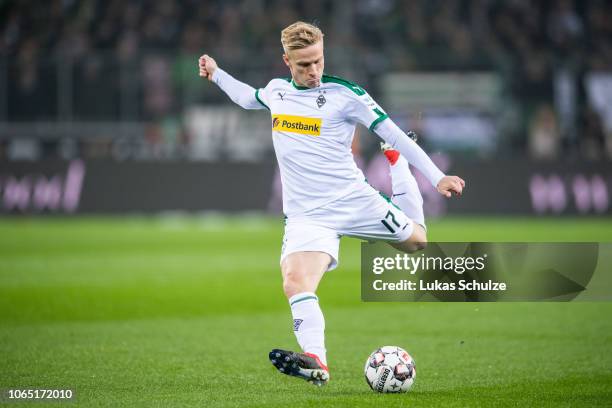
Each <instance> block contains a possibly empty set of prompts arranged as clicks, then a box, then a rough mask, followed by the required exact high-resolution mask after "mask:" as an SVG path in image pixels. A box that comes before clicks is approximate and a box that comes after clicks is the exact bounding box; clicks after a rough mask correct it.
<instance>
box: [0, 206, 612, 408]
mask: <svg viewBox="0 0 612 408" xmlns="http://www.w3.org/2000/svg"><path fill="white" fill-rule="evenodd" d="M429 231H430V240H432V241H435V240H437V241H486V240H491V241H612V220H610V219H553V218H549V219H535V218H531V219H527V218H526V219H522V218H511V219H498V218H474V219H465V218H445V219H440V220H437V221H432V222H430V224H429ZM281 237H282V222H281V220H280V219H278V218H265V217H264V218H258V217H240V218H227V219H226V218H210V217H209V218H205V217H175V218H147V217H141V218H140V217H125V218H104V217H103V218H72V219H67V218H56V219H40V218H34V219H7V218H4V219H0V355H1V362H0V388H3V389H6V388H73V389H75V390H76V394H77V397H76V398H77V404H76V405H78V406H109V407H117V406H129V407H132V406H143V407H156V406H160V407H167V406H204V407H257V406H260V407H372V406H381V407H441V406H458V407H466V406H467V407H478V406H482V407H489V406H517V407H531V406H551V407H559V406H585V407H593V406H610V405H612V348H611V346H612V318H611V316H612V303H604V302H600V303H579V302H575V303H573V302H570V303H481V304H478V303H462V304H439V303H405V304H402V303H386V304H372V303H362V302H361V301H360V290H359V241H356V240H352V239H345V240H343V243H342V248H341V255H340V267H339V269H337V270H335V271H333V272H331V273H330V274H328V276H326V277H325V278H324V280H323V282H322V284H321V286H320V288H319V292H318V293H319V296H320V302H321V306H322V307H323V311H324V313H325V317H326V321H327V330H326V335H327V347H328V358H329V363H330V368H331V376H332V379H331V382H330V384H329V385H328V386H327V387H324V388H321V389H319V388H316V387H313V386H311V385H309V384H307V383H305V382H302V381H299V380H296V379H294V378H290V377H287V376H283V375H281V374H279V373H277V372H276V371H274V369H273V368H272V366H271V364H270V363H269V361H268V359H267V353H268V351H269V349H271V348H274V347H284V348H290V349H296V347H297V344H296V342H295V338H294V336H293V333H292V331H291V327H292V322H291V316H290V312H289V308H288V306H287V303H286V300H285V299H284V296H283V294H282V290H281V280H280V271H279V267H278V255H279V250H280V244H281ZM382 345H399V346H402V347H404V348H406V349H407V350H408V351H409V352H410V353H411V354H412V355H413V357H414V358H415V360H416V363H417V373H418V374H417V379H416V382H415V385H414V387H413V389H412V390H411V392H409V393H408V394H403V395H382V394H375V393H373V392H372V391H370V389H369V387H368V386H367V385H366V383H365V381H364V378H363V365H364V362H365V359H366V357H367V356H368V354H369V353H370V352H371V351H372V350H374V349H375V348H377V347H379V346H382ZM66 404H67V403H66ZM66 404H59V405H66ZM11 406H13V405H11ZM68 406H74V405H68Z"/></svg>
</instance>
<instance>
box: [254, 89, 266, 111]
mask: <svg viewBox="0 0 612 408" xmlns="http://www.w3.org/2000/svg"><path fill="white" fill-rule="evenodd" d="M269 85H270V84H268V85H267V86H266V87H265V88H258V89H256V90H255V99H257V102H259V104H260V105H261V106H263V107H264V108H266V109H267V110H270V102H269V100H268V92H267V89H268V87H269Z"/></svg>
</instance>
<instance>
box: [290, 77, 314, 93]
mask: <svg viewBox="0 0 612 408" xmlns="http://www.w3.org/2000/svg"><path fill="white" fill-rule="evenodd" d="M291 85H293V87H294V88H295V89H297V90H299V91H305V90H306V89H310V88H309V87H307V86H300V85H298V84H296V83H295V81H294V80H293V78H291Z"/></svg>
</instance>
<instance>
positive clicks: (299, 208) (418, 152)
mask: <svg viewBox="0 0 612 408" xmlns="http://www.w3.org/2000/svg"><path fill="white" fill-rule="evenodd" d="M212 80H213V82H215V83H216V84H217V85H218V86H219V87H220V88H221V89H222V90H223V91H224V92H225V93H226V94H227V95H228V96H229V97H230V98H231V99H232V101H234V102H235V103H236V104H238V105H240V106H241V107H243V108H245V109H268V110H269V111H270V114H271V116H272V118H271V119H272V120H271V122H272V139H273V142H274V151H275V152H276V158H277V160H278V164H279V167H280V172H281V179H282V184H283V210H284V212H285V215H287V216H290V215H291V216H293V215H299V214H302V213H304V212H307V211H309V210H312V209H315V208H318V207H321V206H323V205H325V204H327V203H330V202H332V201H335V200H337V199H339V198H340V197H344V196H346V195H347V194H348V193H349V192H351V191H354V190H355V189H359V187H363V183H364V180H365V177H364V176H363V173H362V172H361V170H359V169H358V168H357V165H356V164H355V161H354V160H353V155H352V153H351V144H352V141H353V135H354V134H355V125H356V124H357V123H361V124H363V125H364V126H366V127H367V128H368V129H370V130H371V131H375V132H376V134H377V135H378V136H380V137H381V138H382V139H383V140H384V141H385V142H387V143H388V144H389V145H390V146H392V147H393V148H394V149H397V150H398V151H399V152H400V153H401V154H402V155H403V156H404V157H405V158H406V159H407V160H408V162H409V163H410V164H412V165H414V166H415V167H416V168H418V169H419V170H420V171H421V172H422V173H423V174H424V175H425V177H427V179H428V180H429V181H430V183H431V184H432V185H433V186H434V187H435V186H437V185H438V183H439V181H440V180H441V179H442V177H444V173H442V172H441V171H440V169H438V168H437V167H436V165H435V164H434V163H433V162H432V161H431V159H430V158H429V157H428V156H427V154H426V153H425V152H424V151H423V149H421V148H420V147H419V146H418V145H417V144H416V143H415V142H414V141H413V140H412V139H410V138H409V137H408V136H406V134H405V133H404V132H403V131H402V130H401V129H400V128H399V127H397V125H396V124H395V123H393V121H392V120H391V119H387V118H388V116H387V114H386V113H385V112H384V111H383V110H382V109H381V108H380V106H378V104H377V103H376V102H374V100H373V99H372V98H371V97H370V96H369V95H368V94H367V92H366V91H364V90H363V88H361V87H359V86H358V85H355V84H354V83H352V82H349V81H346V80H344V79H342V78H338V77H334V76H329V75H323V77H322V78H321V85H320V86H319V87H317V88H305V87H301V86H297V85H296V84H295V83H294V82H293V81H292V80H291V79H290V78H288V79H273V80H272V81H270V82H269V83H268V85H267V86H266V87H265V88H261V89H254V88H252V87H251V86H249V85H247V84H245V83H243V82H240V81H238V80H237V79H235V78H234V77H232V76H231V75H229V74H228V73H227V72H225V71H223V70H221V69H219V68H217V69H216V70H215V72H214V74H213V77H212ZM360 184H361V185H360Z"/></svg>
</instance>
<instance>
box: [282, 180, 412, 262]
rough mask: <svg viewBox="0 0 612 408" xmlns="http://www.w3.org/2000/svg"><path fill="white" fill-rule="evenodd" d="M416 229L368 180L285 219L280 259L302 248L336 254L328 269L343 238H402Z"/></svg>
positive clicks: (401, 239) (371, 239)
mask: <svg viewBox="0 0 612 408" xmlns="http://www.w3.org/2000/svg"><path fill="white" fill-rule="evenodd" d="M412 231H413V222H412V220H411V219H409V218H408V217H407V216H406V214H404V212H403V211H402V210H400V209H399V208H397V207H396V206H395V205H393V204H392V203H391V202H390V201H389V200H388V199H387V198H385V197H384V196H383V195H382V194H380V193H379V192H378V191H376V190H375V189H374V188H373V187H372V186H370V185H369V184H368V183H366V182H364V183H363V186H361V183H359V184H358V187H357V189H356V190H355V191H353V192H351V193H350V194H348V195H347V196H346V197H343V198H340V199H338V200H335V201H333V202H331V203H329V204H326V205H324V206H322V207H319V208H315V209H314V210H310V211H307V212H305V213H303V214H300V215H298V216H289V217H287V219H286V220H285V235H284V237H283V247H282V250H281V258H280V262H281V263H282V262H283V259H285V257H286V256H287V255H289V254H292V253H294V252H301V251H318V252H325V253H327V254H329V255H330V256H331V257H332V262H331V263H330V264H329V267H328V269H327V270H328V271H330V270H332V269H335V268H336V267H337V266H338V250H339V248H340V238H341V237H342V236H349V237H355V238H361V239H364V240H368V241H389V242H402V241H405V240H407V239H408V238H409V237H410V235H412Z"/></svg>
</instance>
